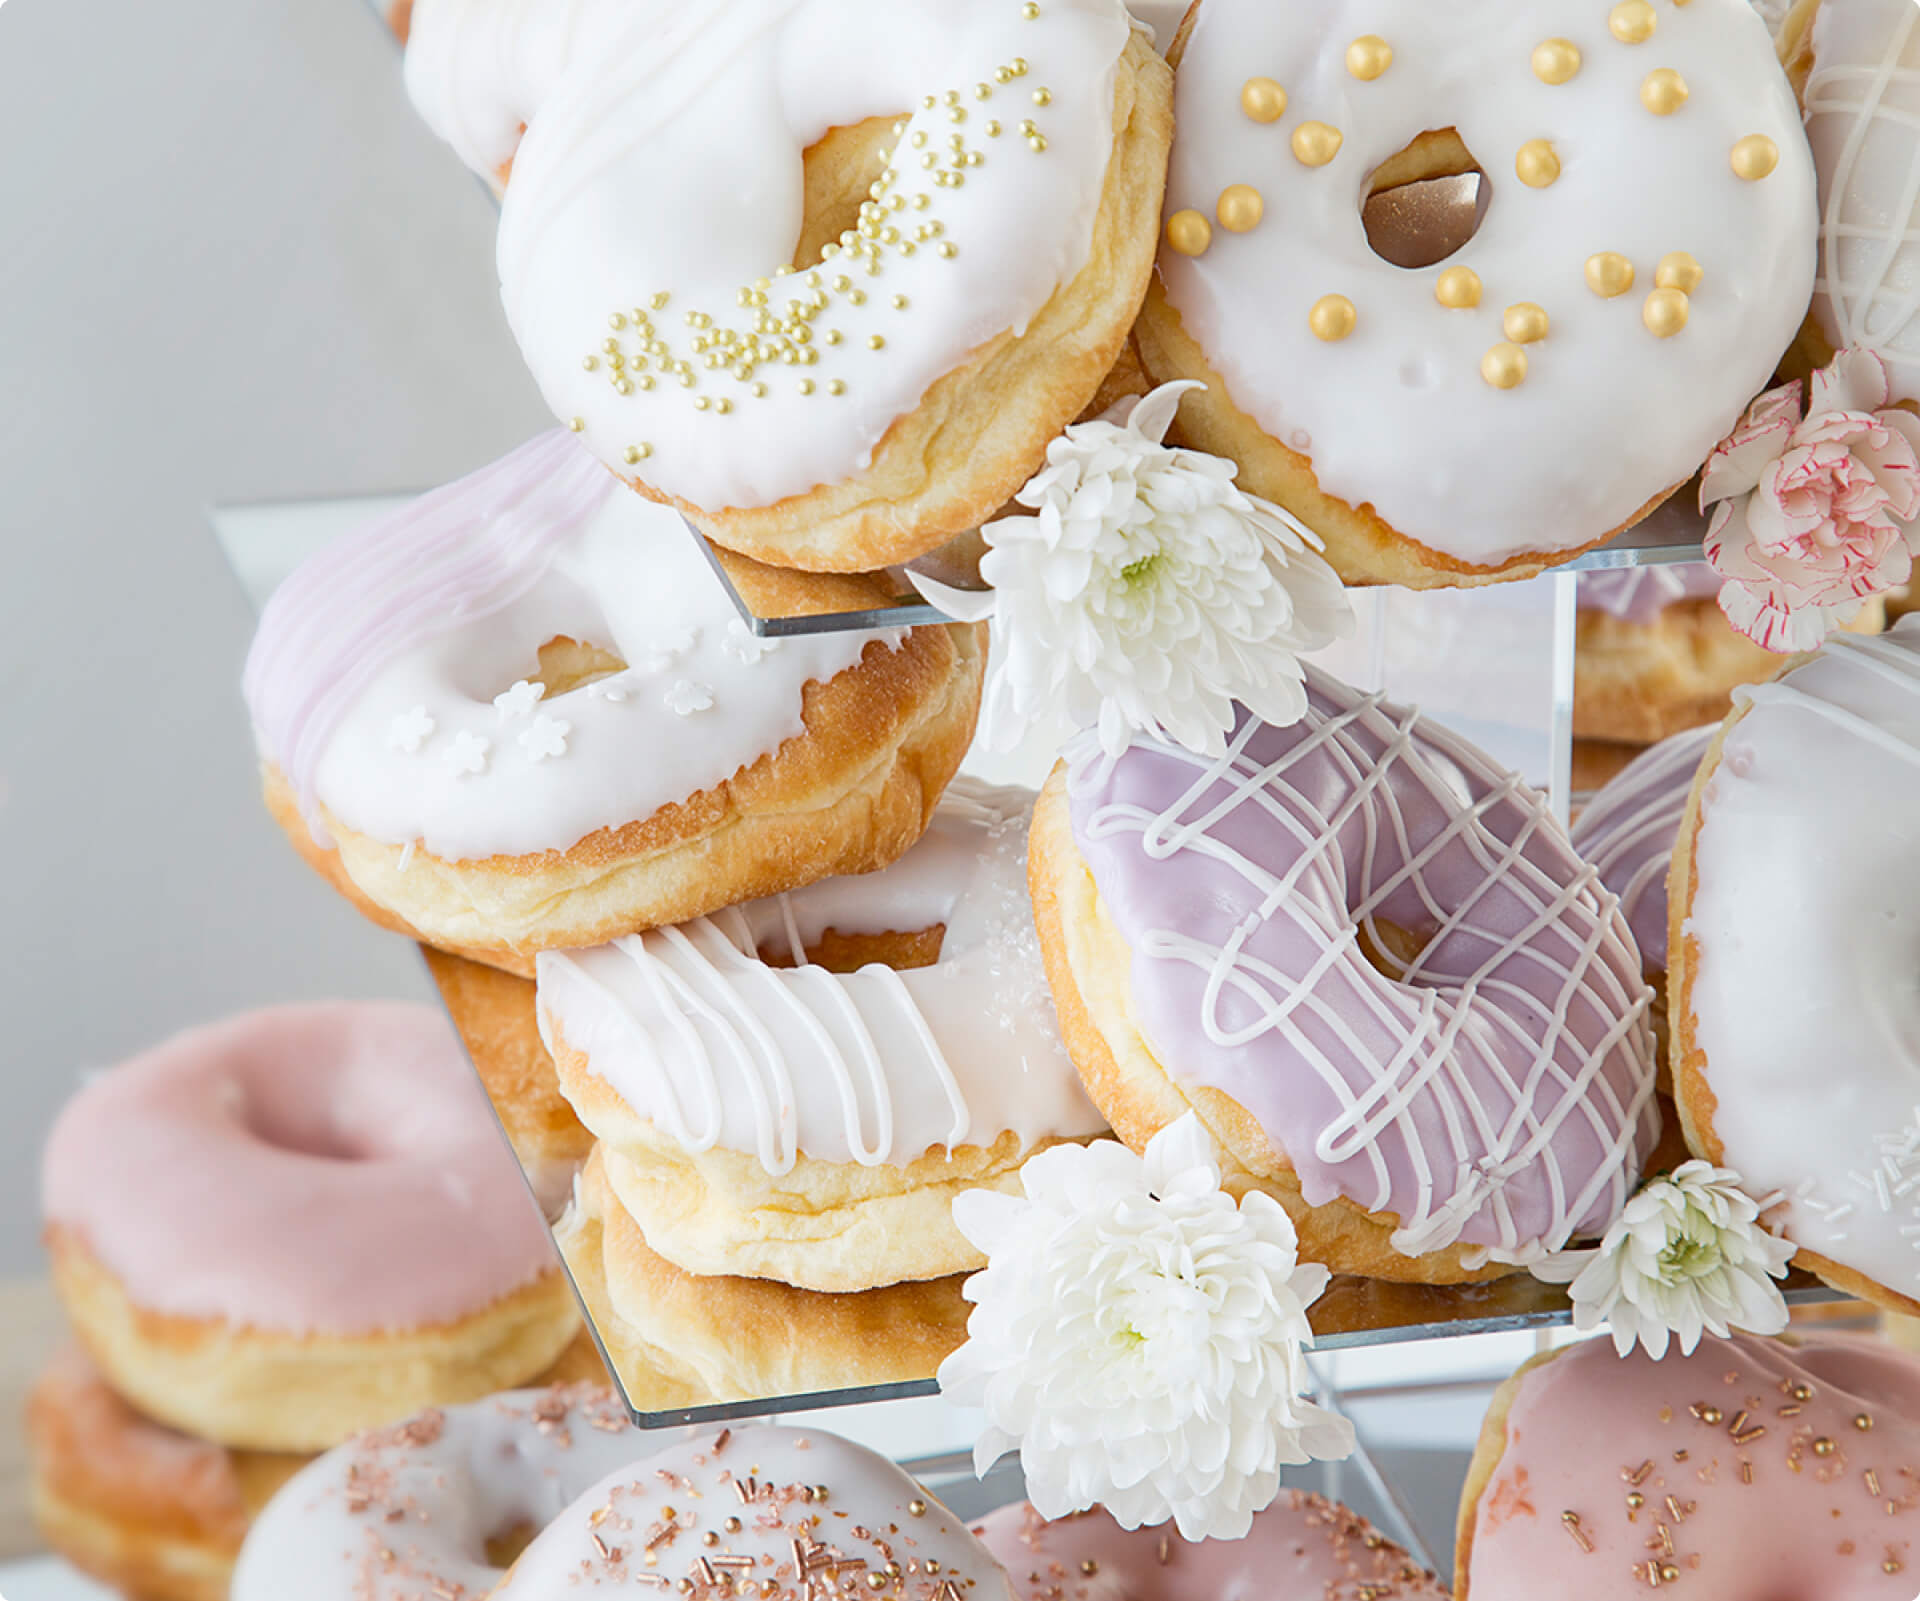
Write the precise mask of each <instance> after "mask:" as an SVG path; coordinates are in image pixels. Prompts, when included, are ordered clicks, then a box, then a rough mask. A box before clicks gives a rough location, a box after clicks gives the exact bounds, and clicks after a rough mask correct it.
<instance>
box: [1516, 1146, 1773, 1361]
mask: <svg viewBox="0 0 1920 1601" xmlns="http://www.w3.org/2000/svg"><path fill="white" fill-rule="evenodd" d="M1771 1204H1772V1200H1767V1201H1756V1200H1754V1199H1753V1197H1752V1196H1750V1195H1748V1194H1747V1193H1746V1192H1745V1191H1744V1190H1742V1189H1741V1188H1740V1175H1739V1174H1737V1173H1735V1172H1733V1171H1732V1170H1731V1169H1729V1168H1724V1167H1715V1166H1714V1165H1713V1164H1712V1163H1711V1162H1702V1161H1699V1160H1695V1161H1691V1162H1682V1163H1681V1164H1680V1165H1679V1166H1678V1167H1677V1168H1675V1169H1674V1170H1673V1172H1672V1173H1671V1174H1669V1175H1668V1176H1667V1177H1665V1178H1657V1179H1654V1180H1653V1181H1652V1182H1651V1183H1648V1184H1645V1185H1643V1186H1642V1187H1641V1189H1640V1192H1639V1194H1637V1195H1635V1196H1634V1198H1633V1199H1632V1200H1630V1201H1629V1202H1627V1205H1626V1209H1625V1210H1624V1211H1623V1212H1621V1214H1620V1215H1619V1216H1618V1217H1617V1218H1615V1219H1614V1220H1613V1222H1612V1224H1611V1225H1610V1226H1609V1227H1608V1229H1607V1232H1606V1233H1605V1234H1604V1235H1603V1236H1601V1240H1600V1245H1599V1248H1598V1249H1596V1250H1591V1251H1562V1252H1560V1253H1559V1254H1558V1255H1557V1256H1553V1257H1549V1258H1548V1259H1547V1260H1546V1261H1544V1262H1541V1263H1538V1264H1536V1265H1535V1267H1534V1268H1533V1275H1534V1277H1535V1278H1540V1279H1545V1280H1547V1282H1548V1283H1550V1284H1570V1285H1571V1286H1572V1287H1571V1289H1570V1290H1569V1291H1568V1293H1569V1295H1570V1296H1571V1297H1572V1299H1573V1326H1574V1327H1575V1328H1576V1329H1581V1330H1589V1329H1597V1328H1599V1327H1600V1325H1601V1324H1603V1323H1604V1324H1606V1325H1607V1327H1608V1330H1609V1332H1611V1334H1612V1335H1613V1343H1614V1348H1615V1349H1616V1350H1618V1351H1619V1353H1620V1354H1621V1355H1622V1356H1625V1355H1626V1354H1627V1353H1628V1352H1629V1351H1631V1350H1632V1349H1633V1348H1634V1345H1635V1344H1636V1343H1637V1344H1640V1345H1643V1346H1645V1347H1646V1348H1647V1354H1648V1355H1649V1356H1652V1357H1654V1358H1656V1359H1657V1358H1659V1357H1662V1356H1665V1355H1666V1351H1667V1340H1668V1338H1669V1336H1677V1337H1678V1340H1679V1345H1680V1354H1681V1355H1682V1356H1690V1355H1692V1353H1693V1348H1694V1347H1695V1346H1696V1345H1698V1344H1699V1343H1700V1336H1701V1335H1702V1334H1703V1333H1710V1334H1717V1335H1720V1336H1722V1337H1725V1335H1726V1334H1727V1332H1728V1331H1729V1330H1730V1329H1746V1330H1748V1331H1749V1332H1750V1333H1753V1334H1778V1333H1779V1332H1780V1331H1781V1330H1782V1329H1784V1328H1785V1327H1786V1326H1787V1301H1786V1297H1785V1296H1783V1295H1782V1294H1781V1293H1780V1287H1779V1285H1777V1284H1775V1283H1774V1282H1773V1281H1774V1280H1775V1279H1778V1278H1784V1277H1785V1276H1786V1272H1787V1264H1788V1263H1789V1262H1791V1261H1792V1260H1793V1245H1792V1243H1791V1242H1790V1241H1787V1240H1782V1239H1778V1238H1776V1237H1775V1236H1773V1235H1771V1234H1769V1233H1768V1232H1767V1231H1766V1230H1765V1229H1764V1228H1762V1227H1761V1225H1760V1214H1761V1213H1762V1212H1763V1211H1765V1210H1766V1209H1767V1207H1768V1206H1769V1205H1771Z"/></svg>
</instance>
